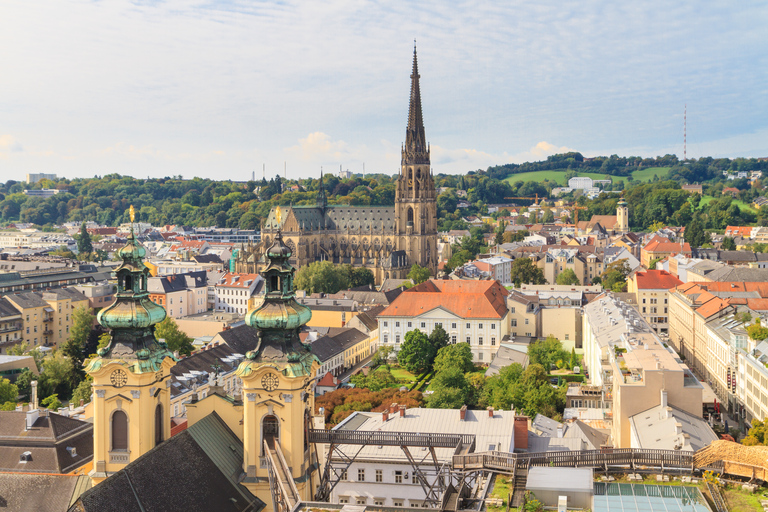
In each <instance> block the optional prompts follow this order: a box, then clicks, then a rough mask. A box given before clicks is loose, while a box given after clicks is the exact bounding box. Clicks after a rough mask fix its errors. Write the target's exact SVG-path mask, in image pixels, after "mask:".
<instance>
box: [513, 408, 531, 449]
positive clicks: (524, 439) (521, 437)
mask: <svg viewBox="0 0 768 512" xmlns="http://www.w3.org/2000/svg"><path fill="white" fill-rule="evenodd" d="M514 431H515V445H514V446H515V449H516V450H528V418H527V417H526V416H515V423H514Z"/></svg>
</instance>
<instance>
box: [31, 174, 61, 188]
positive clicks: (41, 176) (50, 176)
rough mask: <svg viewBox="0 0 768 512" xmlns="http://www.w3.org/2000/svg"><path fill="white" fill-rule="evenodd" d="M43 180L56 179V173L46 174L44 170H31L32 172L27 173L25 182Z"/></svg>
mask: <svg viewBox="0 0 768 512" xmlns="http://www.w3.org/2000/svg"><path fill="white" fill-rule="evenodd" d="M43 180H51V181H56V175H55V174H46V173H44V172H33V173H28V174H27V184H29V185H31V184H33V183H37V182H38V181H43Z"/></svg>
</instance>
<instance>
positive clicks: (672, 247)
mask: <svg viewBox="0 0 768 512" xmlns="http://www.w3.org/2000/svg"><path fill="white" fill-rule="evenodd" d="M673 254H682V255H683V256H689V257H690V256H691V246H690V244H688V243H686V242H672V241H670V240H669V238H666V237H662V236H654V237H653V238H652V239H651V240H650V241H649V242H648V243H647V244H646V245H645V246H644V247H643V248H642V249H641V250H640V263H641V264H642V265H643V266H644V267H645V268H650V266H651V261H653V260H655V259H660V258H666V257H667V256H672V255H673Z"/></svg>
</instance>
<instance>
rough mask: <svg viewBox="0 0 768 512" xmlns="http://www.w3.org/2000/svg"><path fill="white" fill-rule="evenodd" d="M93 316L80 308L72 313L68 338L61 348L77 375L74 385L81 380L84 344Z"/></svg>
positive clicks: (84, 307) (87, 310)
mask: <svg viewBox="0 0 768 512" xmlns="http://www.w3.org/2000/svg"><path fill="white" fill-rule="evenodd" d="M95 318H96V317H95V316H94V315H93V313H91V310H90V308H87V307H86V306H80V307H78V308H77V309H75V310H74V311H73V312H72V328H71V329H70V330H69V338H68V339H67V341H66V343H65V344H64V346H63V347H62V351H63V352H64V355H66V356H67V357H69V359H70V360H71V361H72V367H73V369H74V370H75V372H76V373H77V376H75V378H74V380H75V381H76V382H73V383H74V384H75V385H77V383H79V382H80V380H81V379H82V376H83V375H84V373H83V369H82V367H83V360H84V359H85V356H86V355H87V354H85V344H86V343H87V342H88V336H89V335H90V334H91V331H92V330H93V321H94V320H95Z"/></svg>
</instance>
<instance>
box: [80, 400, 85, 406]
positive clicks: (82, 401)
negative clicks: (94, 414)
mask: <svg viewBox="0 0 768 512" xmlns="http://www.w3.org/2000/svg"><path fill="white" fill-rule="evenodd" d="M84 404H85V400H83V399H82V398H81V399H80V407H82V406H83V405H84Z"/></svg>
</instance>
